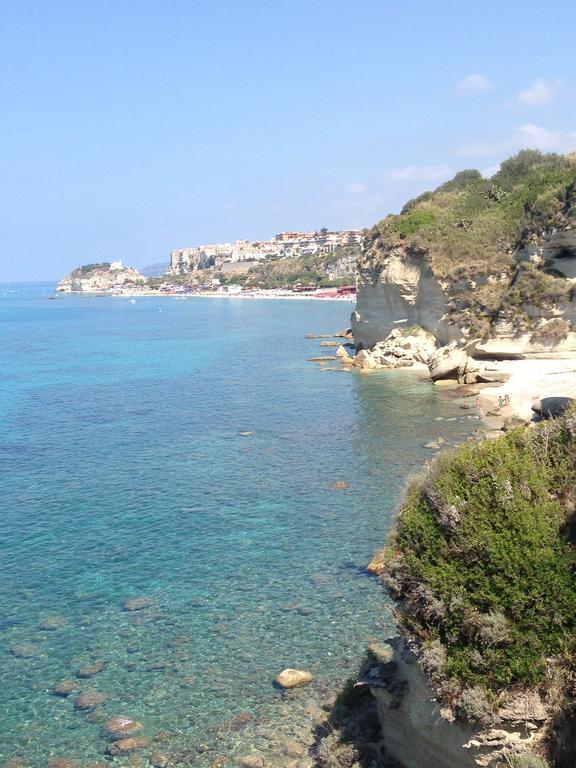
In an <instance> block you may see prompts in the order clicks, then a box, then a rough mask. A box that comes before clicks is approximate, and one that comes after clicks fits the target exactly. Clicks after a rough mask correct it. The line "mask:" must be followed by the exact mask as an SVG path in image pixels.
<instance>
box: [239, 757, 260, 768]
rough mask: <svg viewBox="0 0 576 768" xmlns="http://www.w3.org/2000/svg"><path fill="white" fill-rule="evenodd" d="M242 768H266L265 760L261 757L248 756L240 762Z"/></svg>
mask: <svg viewBox="0 0 576 768" xmlns="http://www.w3.org/2000/svg"><path fill="white" fill-rule="evenodd" d="M238 764H239V765H240V766H241V768H264V765H265V763H264V758H263V757H261V756H260V755H246V756H245V757H241V758H240V759H239V761H238Z"/></svg>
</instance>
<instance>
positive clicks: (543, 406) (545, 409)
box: [532, 397, 576, 419]
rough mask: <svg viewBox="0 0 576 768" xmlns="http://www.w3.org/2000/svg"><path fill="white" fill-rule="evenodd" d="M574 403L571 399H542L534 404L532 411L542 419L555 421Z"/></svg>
mask: <svg viewBox="0 0 576 768" xmlns="http://www.w3.org/2000/svg"><path fill="white" fill-rule="evenodd" d="M574 402H576V401H575V400H574V398H572V397H543V398H542V400H538V401H537V402H536V403H534V405H533V406H532V410H533V411H534V413H536V414H538V416H541V417H542V418H543V419H555V418H556V417H558V416H562V414H563V413H565V412H566V411H568V410H569V409H570V408H571V407H572V405H573V404H574Z"/></svg>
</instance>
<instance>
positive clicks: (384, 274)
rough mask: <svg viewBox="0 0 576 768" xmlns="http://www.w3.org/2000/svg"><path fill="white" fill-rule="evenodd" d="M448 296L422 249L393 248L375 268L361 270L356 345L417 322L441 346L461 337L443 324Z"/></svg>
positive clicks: (370, 343) (373, 342)
mask: <svg viewBox="0 0 576 768" xmlns="http://www.w3.org/2000/svg"><path fill="white" fill-rule="evenodd" d="M449 303H450V296H449V294H448V293H447V291H446V289H445V287H443V285H442V283H441V282H440V281H439V280H438V279H437V278H436V277H435V276H434V274H433V272H432V269H431V268H430V265H429V264H428V263H427V261H426V258H425V254H424V253H423V252H414V251H412V250H411V249H409V248H404V247H402V246H399V247H396V248H392V249H391V250H390V252H389V254H387V256H386V258H385V259H384V261H383V263H382V266H381V267H380V268H374V267H368V266H366V267H365V268H362V266H361V268H360V270H359V276H358V288H357V298H356V309H355V310H354V312H353V313H352V333H353V335H354V341H355V343H356V347H357V348H358V349H371V348H372V347H374V346H375V345H376V344H377V343H378V342H380V341H383V340H384V339H386V338H387V337H388V336H389V334H390V333H391V332H392V331H393V330H394V329H395V328H400V329H402V328H410V327H413V326H419V327H420V328H423V329H424V330H426V331H427V332H428V333H431V334H433V335H434V336H435V337H436V338H437V339H438V341H439V343H440V344H447V343H448V342H450V341H452V340H454V339H459V338H462V333H461V331H460V330H459V329H458V328H456V327H452V326H450V325H449V324H448V322H447V314H448V305H449Z"/></svg>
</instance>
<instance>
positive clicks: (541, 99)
mask: <svg viewBox="0 0 576 768" xmlns="http://www.w3.org/2000/svg"><path fill="white" fill-rule="evenodd" d="M559 88H560V80H546V78H544V77H539V78H538V79H537V80H534V82H533V83H532V85H531V86H530V88H527V89H526V90H525V91H521V92H520V93H519V94H518V96H517V97H516V103H517V104H522V105H523V106H525V107H543V106H545V105H546V104H549V103H550V102H551V101H552V99H553V98H554V96H555V95H556V93H557V92H558V90H559Z"/></svg>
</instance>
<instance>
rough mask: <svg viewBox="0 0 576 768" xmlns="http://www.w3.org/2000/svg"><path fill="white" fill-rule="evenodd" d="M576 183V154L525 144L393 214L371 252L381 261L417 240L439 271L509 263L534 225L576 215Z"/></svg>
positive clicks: (378, 229) (454, 273) (371, 237)
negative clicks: (486, 172) (496, 165)
mask: <svg viewBox="0 0 576 768" xmlns="http://www.w3.org/2000/svg"><path fill="white" fill-rule="evenodd" d="M575 188H576V156H575V155H568V156H564V155H556V154H547V155H544V154H542V153H540V152H538V151H536V150H523V151H522V152H520V153H519V154H518V155H516V156H515V157H512V158H510V159H509V160H506V161H505V162H503V163H502V165H501V167H500V170H499V171H498V173H497V174H496V175H494V176H492V178H489V179H486V178H483V177H482V175H481V174H480V173H479V172H478V171H475V170H467V171H461V172H460V173H458V174H456V176H455V177H454V178H453V179H452V180H451V181H448V182H446V183H445V184H442V186H440V187H438V188H437V189H436V190H435V191H434V192H425V193H424V194H423V195H420V197H417V198H415V199H414V200H411V201H410V202H408V203H407V204H406V205H405V206H404V208H403V209H402V212H401V213H400V215H398V216H387V217H386V218H385V219H383V220H382V221H380V222H379V223H378V224H377V225H376V226H375V227H374V228H373V229H372V230H370V232H369V233H368V236H367V246H368V249H367V250H368V254H369V257H371V258H373V259H376V260H377V258H378V253H379V252H385V251H386V249H387V248H388V247H390V246H391V245H394V244H398V243H399V242H400V243H401V242H402V241H404V242H405V243H406V242H407V241H411V244H412V245H413V246H414V247H415V248H416V249H419V250H425V251H426V253H427V254H428V257H429V259H430V264H431V266H432V269H433V271H434V272H435V274H436V275H438V276H439V277H448V278H454V277H459V276H462V275H468V274H472V275H476V274H482V273H491V272H493V271H497V270H502V269H507V268H510V267H511V266H512V262H511V259H510V258H509V256H510V253H511V251H512V250H513V249H515V248H518V247H520V246H521V245H522V244H523V243H527V242H528V241H529V237H530V234H531V233H532V232H534V231H536V230H538V228H542V227H544V228H546V229H549V228H551V227H553V226H554V225H555V224H558V225H559V224H561V223H562V222H564V221H565V217H568V218H573V217H574V216H576V209H575V208H574V202H575V200H576V198H575Z"/></svg>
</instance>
